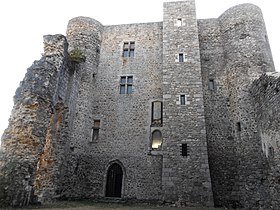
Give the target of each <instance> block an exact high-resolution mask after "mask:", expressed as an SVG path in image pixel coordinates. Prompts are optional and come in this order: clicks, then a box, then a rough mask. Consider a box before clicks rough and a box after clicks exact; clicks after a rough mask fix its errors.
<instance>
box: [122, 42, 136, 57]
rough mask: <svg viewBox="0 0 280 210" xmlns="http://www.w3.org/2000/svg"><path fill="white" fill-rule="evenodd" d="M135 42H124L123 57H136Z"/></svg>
mask: <svg viewBox="0 0 280 210" xmlns="http://www.w3.org/2000/svg"><path fill="white" fill-rule="evenodd" d="M134 50H135V42H124V44H123V57H124V58H126V57H134Z"/></svg>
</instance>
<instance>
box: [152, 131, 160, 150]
mask: <svg viewBox="0 0 280 210" xmlns="http://www.w3.org/2000/svg"><path fill="white" fill-rule="evenodd" d="M161 144H162V135H161V132H160V131H159V130H155V131H154V132H153V133H152V149H153V150H156V149H160V147H161Z"/></svg>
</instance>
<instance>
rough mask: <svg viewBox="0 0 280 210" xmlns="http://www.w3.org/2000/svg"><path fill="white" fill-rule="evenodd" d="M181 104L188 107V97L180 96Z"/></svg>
mask: <svg viewBox="0 0 280 210" xmlns="http://www.w3.org/2000/svg"><path fill="white" fill-rule="evenodd" d="M180 103H181V105H186V95H180Z"/></svg>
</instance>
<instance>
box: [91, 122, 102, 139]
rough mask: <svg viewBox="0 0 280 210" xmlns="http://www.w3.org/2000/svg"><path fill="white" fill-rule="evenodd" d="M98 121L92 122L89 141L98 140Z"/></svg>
mask: <svg viewBox="0 0 280 210" xmlns="http://www.w3.org/2000/svg"><path fill="white" fill-rule="evenodd" d="M99 129H100V120H94V123H93V127H92V130H91V141H97V140H98V139H99Z"/></svg>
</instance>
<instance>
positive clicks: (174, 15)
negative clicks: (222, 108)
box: [162, 1, 213, 206]
mask: <svg viewBox="0 0 280 210" xmlns="http://www.w3.org/2000/svg"><path fill="white" fill-rule="evenodd" d="M179 54H181V55H179ZM178 57H179V58H178ZM180 57H181V58H180ZM180 59H181V60H180ZM181 97H184V98H185V103H184V102H182V99H181ZM182 103H183V104H182ZM183 145H184V146H185V147H186V149H185V150H186V151H185V152H183V150H184V149H183ZM162 150H163V151H164V152H163V173H162V180H163V193H164V197H163V199H164V200H165V201H170V202H176V203H177V204H178V205H205V206H212V205H213V195H212V188H211V180H210V172H209V164H208V152H207V142H206V128H205V118H204V101H203V91H202V77H201V66H200V53H199V40H198V28H197V20H196V14H195V3H194V1H183V2H170V3H165V4H164V18H163V146H162ZM183 153H185V154H184V155H183Z"/></svg>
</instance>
